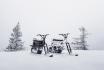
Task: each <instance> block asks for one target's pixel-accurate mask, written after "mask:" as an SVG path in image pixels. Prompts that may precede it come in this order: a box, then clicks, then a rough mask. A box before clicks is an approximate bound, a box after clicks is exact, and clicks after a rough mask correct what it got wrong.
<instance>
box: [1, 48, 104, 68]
mask: <svg viewBox="0 0 104 70" xmlns="http://www.w3.org/2000/svg"><path fill="white" fill-rule="evenodd" d="M75 53H78V54H79V56H72V55H71V56H70V55H68V53H65V52H64V53H62V54H54V57H49V55H44V54H42V55H36V54H31V52H30V51H27V50H25V51H18V52H0V70H104V51H92V50H90V51H73V54H75Z"/></svg>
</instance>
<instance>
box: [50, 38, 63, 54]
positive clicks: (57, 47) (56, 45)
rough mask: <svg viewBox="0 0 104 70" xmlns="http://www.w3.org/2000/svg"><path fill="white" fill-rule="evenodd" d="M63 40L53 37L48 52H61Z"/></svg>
mask: <svg viewBox="0 0 104 70" xmlns="http://www.w3.org/2000/svg"><path fill="white" fill-rule="evenodd" d="M63 49H64V48H63V40H62V39H53V40H52V43H51V47H50V48H49V52H52V53H61V52H62V50H63Z"/></svg>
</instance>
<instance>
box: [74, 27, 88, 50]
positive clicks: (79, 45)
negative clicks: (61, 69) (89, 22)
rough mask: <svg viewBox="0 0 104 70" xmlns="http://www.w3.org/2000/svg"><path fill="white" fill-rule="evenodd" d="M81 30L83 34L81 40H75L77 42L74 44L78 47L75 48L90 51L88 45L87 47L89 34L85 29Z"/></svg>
mask: <svg viewBox="0 0 104 70" xmlns="http://www.w3.org/2000/svg"><path fill="white" fill-rule="evenodd" d="M79 30H80V32H81V35H80V37H79V38H74V39H75V42H74V43H73V44H75V45H77V46H76V47H75V48H76V49H79V50H88V47H87V46H88V45H87V41H86V38H87V35H88V33H87V31H86V29H85V28H84V27H81V28H79Z"/></svg>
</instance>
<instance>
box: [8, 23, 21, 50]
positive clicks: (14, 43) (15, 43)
mask: <svg viewBox="0 0 104 70" xmlns="http://www.w3.org/2000/svg"><path fill="white" fill-rule="evenodd" d="M21 37H22V32H21V31H20V24H19V22H18V24H17V25H16V26H15V27H14V28H13V33H11V38H10V40H9V45H8V47H7V49H8V50H9V51H17V50H22V49H23V42H22V40H21Z"/></svg>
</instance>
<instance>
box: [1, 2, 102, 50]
mask: <svg viewBox="0 0 104 70" xmlns="http://www.w3.org/2000/svg"><path fill="white" fill-rule="evenodd" d="M18 21H19V22H20V25H21V31H22V32H23V40H24V41H25V44H27V45H30V44H31V41H32V39H33V37H35V35H36V34H38V33H49V34H54V35H57V34H58V33H66V32H69V33H70V38H73V37H78V35H79V31H78V28H79V27H81V26H84V27H85V28H86V29H87V31H88V33H89V36H88V39H87V41H88V44H89V48H90V49H104V0H0V48H2V47H6V46H8V40H9V37H10V34H11V32H12V29H13V27H14V26H15V25H16V24H17V22H18Z"/></svg>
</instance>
